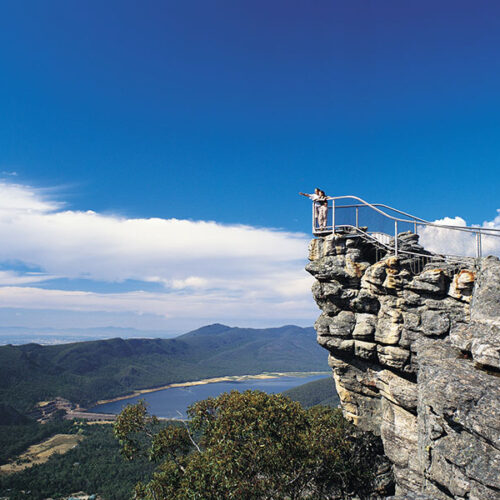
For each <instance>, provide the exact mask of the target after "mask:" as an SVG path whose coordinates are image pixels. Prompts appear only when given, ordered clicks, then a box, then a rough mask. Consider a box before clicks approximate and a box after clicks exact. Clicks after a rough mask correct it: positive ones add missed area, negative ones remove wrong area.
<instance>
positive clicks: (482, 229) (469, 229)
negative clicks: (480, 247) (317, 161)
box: [327, 195, 500, 235]
mask: <svg viewBox="0 0 500 500" xmlns="http://www.w3.org/2000/svg"><path fill="white" fill-rule="evenodd" d="M347 198H351V199H354V200H358V201H360V202H361V203H362V204H361V205H359V206H367V207H370V208H373V210H376V211H377V212H378V213H380V214H382V215H383V216H384V217H387V218H388V219H392V220H394V221H398V222H407V223H414V222H415V221H418V222H419V223H420V224H423V225H426V226H433V227H442V228H445V229H455V230H457V231H465V232H474V233H476V232H489V231H492V232H494V233H498V234H499V235H500V229H495V228H490V227H475V226H453V225H451V224H436V223H435V222H429V221H427V220H425V219H421V218H420V217H417V216H415V215H412V214H408V213H406V212H403V211H402V210H398V209H397V208H393V207H390V206H389V205H384V204H383V203H375V204H372V203H369V202H367V201H365V200H363V199H362V198H359V197H358V196H352V195H349V196H327V199H329V200H342V199H347ZM352 206H353V207H354V206H355V205H352ZM346 207H349V205H346ZM377 207H384V208H386V209H388V210H393V211H394V212H397V213H400V214H401V215H405V216H406V217H411V218H412V219H413V220H407V219H401V218H399V217H394V216H392V215H389V214H387V213H385V212H384V211H383V210H379V209H378V208H377ZM336 208H342V205H341V206H338V207H336Z"/></svg>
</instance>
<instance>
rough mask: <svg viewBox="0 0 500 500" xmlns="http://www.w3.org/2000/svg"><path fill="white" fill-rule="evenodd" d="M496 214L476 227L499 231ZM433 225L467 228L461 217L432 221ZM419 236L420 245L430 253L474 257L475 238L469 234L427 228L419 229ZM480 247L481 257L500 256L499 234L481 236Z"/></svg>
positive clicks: (499, 216)
mask: <svg viewBox="0 0 500 500" xmlns="http://www.w3.org/2000/svg"><path fill="white" fill-rule="evenodd" d="M497 212H498V215H497V216H496V217H495V218H494V219H493V220H491V221H485V222H483V224H482V225H481V226H477V227H481V228H485V229H500V210H497ZM434 223H435V224H441V225H449V226H459V227H465V226H467V223H466V221H465V220H464V219H463V218H462V217H453V218H451V217H445V218H443V219H439V220H436V221H434ZM419 234H420V243H421V244H422V245H423V246H424V247H425V248H426V249H427V250H430V251H432V252H435V253H442V254H446V255H460V256H469V257H475V256H476V245H477V242H476V236H475V234H472V233H470V232H466V231H456V230H453V229H447V228H440V227H439V228H438V227H432V226H427V227H425V228H422V229H419ZM481 246H482V255H483V256H486V255H499V256H500V233H497V236H492V235H487V234H482V235H481Z"/></svg>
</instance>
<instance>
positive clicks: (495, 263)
mask: <svg viewBox="0 0 500 500" xmlns="http://www.w3.org/2000/svg"><path fill="white" fill-rule="evenodd" d="M399 245H400V248H406V249H413V250H417V251H418V252H420V253H422V252H423V249H422V248H421V247H420V246H419V245H418V236H416V235H412V234H402V235H400V241H399ZM424 253H426V252H424ZM309 259H310V262H309V264H308V265H307V267H306V269H307V270H308V271H309V272H310V273H311V274H312V275H313V276H314V277H315V278H316V281H315V283H314V285H313V294H314V298H315V300H316V302H317V304H318V306H319V307H320V309H321V310H322V313H321V315H320V316H319V318H318V320H317V321H316V324H315V328H316V331H317V335H318V342H319V344H320V345H321V346H323V347H324V348H325V349H327V350H328V351H329V363H330V366H331V367H332V369H333V376H334V379H335V383H336V387H337V391H338V393H339V396H340V399H341V402H342V408H343V411H344V414H345V416H346V417H347V418H349V419H351V420H352V421H353V422H354V423H356V424H357V425H358V426H360V427H361V428H362V429H365V430H370V431H372V432H374V433H376V434H379V435H380V436H381V438H382V441H383V443H384V449H385V453H386V455H387V456H388V458H389V459H390V461H391V462H392V464H393V472H394V477H395V481H396V494H399V495H403V498H404V495H405V494H410V493H411V494H419V495H424V497H425V495H427V497H429V498H436V499H449V498H457V499H466V498H468V499H477V500H479V499H481V500H484V499H494V498H500V451H499V450H500V386H499V381H500V379H499V373H500V318H499V314H500V261H499V260H498V259H497V258H495V257H488V258H485V259H482V260H481V261H476V260H474V259H468V260H467V259H464V260H461V261H459V262H457V263H449V262H445V261H443V260H441V261H440V260H439V259H438V258H437V257H433V256H430V254H429V257H428V258H422V257H418V258H417V257H414V258H401V257H400V258H396V257H394V256H387V257H385V258H382V259H380V255H379V250H377V248H376V247H375V246H374V245H373V244H371V243H368V242H366V241H364V240H363V239H362V238H359V237H356V236H354V235H349V234H346V235H329V236H326V237H322V238H317V239H314V240H312V242H311V244H310V255H309Z"/></svg>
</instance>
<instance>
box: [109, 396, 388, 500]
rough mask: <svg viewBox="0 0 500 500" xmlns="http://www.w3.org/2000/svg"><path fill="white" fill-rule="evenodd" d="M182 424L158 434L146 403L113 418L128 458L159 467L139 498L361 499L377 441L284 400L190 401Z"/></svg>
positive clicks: (322, 411) (333, 416) (322, 410)
mask: <svg viewBox="0 0 500 500" xmlns="http://www.w3.org/2000/svg"><path fill="white" fill-rule="evenodd" d="M188 414H189V416H190V419H191V420H190V421H189V422H188V423H186V425H185V426H177V427H173V426H169V427H166V428H162V429H159V427H158V422H157V420H156V419H155V418H154V417H150V416H149V415H148V414H147V410H146V406H145V404H144V402H139V403H138V404H136V405H133V406H128V407H127V408H125V409H124V410H123V411H122V413H121V414H120V415H119V416H118V419H117V421H116V423H115V427H114V432H115V436H116V437H117V438H118V439H119V440H120V443H121V445H122V451H123V453H124V454H125V456H127V457H128V458H130V459H132V458H134V457H137V456H139V455H143V454H146V455H148V456H149V458H150V459H151V460H153V461H156V462H158V464H159V466H158V468H157V470H156V472H155V473H154V475H153V478H152V480H151V481H149V482H148V483H146V484H144V483H139V484H138V485H137V486H136V497H137V498H141V499H153V498H154V499H179V500H180V499H183V500H184V499H186V498H200V499H201V498H203V499H205V500H211V499H213V500H215V499H217V500H219V499H222V498H235V499H236V498H237V499H240V500H244V499H264V498H269V499H271V498H272V499H288V498H289V499H298V498H346V497H348V496H351V495H352V494H357V495H358V496H359V497H361V498H363V497H367V496H368V495H369V492H370V491H371V483H372V480H373V478H374V467H375V465H374V463H375V462H376V460H373V458H374V456H376V455H379V454H380V453H381V449H380V445H379V441H378V440H377V439H376V438H374V437H373V436H370V435H367V434H363V435H362V434H360V433H359V431H358V430H357V429H356V428H355V427H354V426H353V425H352V424H350V423H349V422H347V421H346V420H345V419H344V418H343V417H342V415H341V412H340V411H339V410H335V409H332V408H327V407H320V406H316V407H313V408H310V409H308V410H305V409H303V408H302V406H301V405H300V404H299V403H296V402H293V401H291V400H290V399H288V398H287V397H285V396H282V395H268V394H266V393H263V392H260V391H246V392H244V393H239V392H236V391H232V392H231V393H226V394H222V395H220V396H219V397H217V398H209V399H206V400H204V401H200V402H198V403H196V404H194V405H193V406H192V407H191V408H190V409H189V410H188Z"/></svg>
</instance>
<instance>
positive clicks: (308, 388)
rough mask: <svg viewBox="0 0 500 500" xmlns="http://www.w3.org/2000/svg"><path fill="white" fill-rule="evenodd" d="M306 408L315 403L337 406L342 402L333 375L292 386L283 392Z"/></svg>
mask: <svg viewBox="0 0 500 500" xmlns="http://www.w3.org/2000/svg"><path fill="white" fill-rule="evenodd" d="M282 394H283V395H284V396H287V397H289V398H290V399H292V400H293V401H297V402H298V403H300V404H301V405H302V406H303V407H305V408H310V407H311V406H315V405H322V406H330V407H333V408H336V407H337V406H338V405H339V404H340V400H339V397H338V395H337V391H336V390H335V384H334V383H333V379H332V377H326V378H321V379H319V380H313V381H312V382H308V383H307V384H302V385H299V386H297V387H292V388H291V389H288V390H287V391H284V392H283V393H282Z"/></svg>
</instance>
